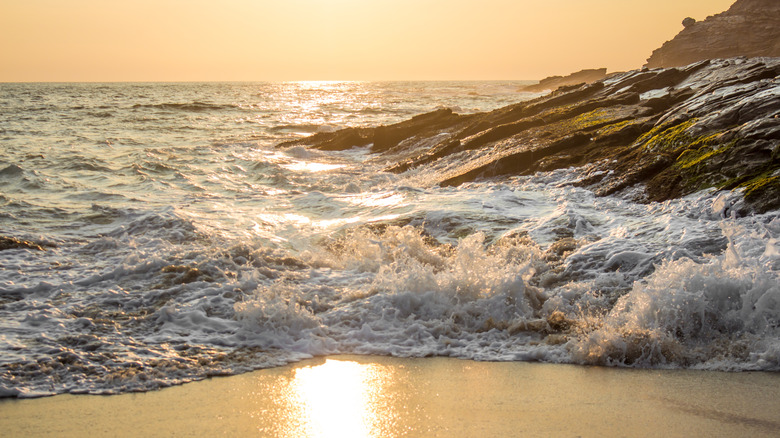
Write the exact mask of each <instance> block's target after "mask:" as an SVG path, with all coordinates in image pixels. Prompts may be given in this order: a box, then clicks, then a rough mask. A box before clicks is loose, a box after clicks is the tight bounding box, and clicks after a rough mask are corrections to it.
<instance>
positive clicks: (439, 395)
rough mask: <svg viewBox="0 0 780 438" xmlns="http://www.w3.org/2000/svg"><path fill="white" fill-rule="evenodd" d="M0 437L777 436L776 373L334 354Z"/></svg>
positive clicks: (31, 423) (36, 407)
mask: <svg viewBox="0 0 780 438" xmlns="http://www.w3.org/2000/svg"><path fill="white" fill-rule="evenodd" d="M0 423H1V424H2V428H3V434H4V435H5V436H62V437H65V436H88V435H95V436H215V435H225V436H249V435H254V436H275V437H303V436H311V437H330V436H333V437H363V436H372V437H396V436H442V437H444V436H446V437H468V436H571V437H575V436H581V437H589V436H594V437H595V436H664V437H674V436H680V437H682V436H686V437H689V436H710V437H714V436H723V437H726V436H752V437H761V436H767V437H769V436H777V434H778V433H780V374H775V373H720V372H704V371H659V370H631V369H608V368H598V367H580V366H570V365H550V364H538V363H523V362H509V363H496V362H473V361H463V360H457V359H449V358H425V359H398V358H390V357H355V356H337V357H330V358H319V359H312V360H308V361H304V362H300V363H297V364H293V365H289V366H285V367H280V368H274V369H267V370H261V371H257V372H253V373H248V374H243V375H238V376H231V377H223V378H213V379H208V380H204V381H199V382H194V383H189V384H185V385H182V386H177V387H171V388H166V389H163V390H160V391H152V392H147V393H133V394H124V395H118V396H91V395H59V396H54V397H48V398H40V399H27V400H13V399H8V400H2V401H0Z"/></svg>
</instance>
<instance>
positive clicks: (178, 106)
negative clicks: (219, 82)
mask: <svg viewBox="0 0 780 438" xmlns="http://www.w3.org/2000/svg"><path fill="white" fill-rule="evenodd" d="M132 108H133V109H159V110H165V111H184V112H206V111H221V110H233V109H241V107H240V106H238V105H231V104H215V103H205V102H190V103H157V104H135V105H133V106H132Z"/></svg>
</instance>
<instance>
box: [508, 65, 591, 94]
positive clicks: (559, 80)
mask: <svg viewBox="0 0 780 438" xmlns="http://www.w3.org/2000/svg"><path fill="white" fill-rule="evenodd" d="M605 77H607V69H606V68H594V69H589V70H580V71H578V72H576V73H572V74H570V75H568V76H550V77H548V78H544V79H542V80H541V81H539V83H538V84H533V85H527V86H525V87H521V88H520V89H519V90H518V91H521V92H528V93H536V92H539V91H545V90H555V89H557V88H559V87H564V86H567V85H577V84H589V83H591V82H596V81H598V80H599V79H604V78H605Z"/></svg>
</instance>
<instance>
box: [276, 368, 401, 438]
mask: <svg viewBox="0 0 780 438" xmlns="http://www.w3.org/2000/svg"><path fill="white" fill-rule="evenodd" d="M391 377H392V376H390V375H389V374H388V372H387V370H385V369H383V367H381V366H379V365H376V364H360V363H357V362H351V361H342V360H333V359H328V360H326V361H325V363H324V364H322V365H318V366H313V367H306V368H300V369H298V370H296V372H295V377H294V379H293V381H292V382H291V383H290V387H291V391H290V392H289V393H288V400H287V402H288V403H289V405H290V406H291V407H294V409H295V410H297V411H298V412H297V414H298V423H297V424H295V425H294V428H297V430H290V431H289V432H290V434H291V436H310V437H322V438H325V437H338V438H349V437H374V436H376V437H378V436H383V431H387V430H392V428H391V426H392V424H393V423H394V418H393V415H392V412H393V411H392V410H391V409H387V408H386V406H384V402H383V397H382V392H383V389H384V387H385V386H387V384H388V382H389V380H391Z"/></svg>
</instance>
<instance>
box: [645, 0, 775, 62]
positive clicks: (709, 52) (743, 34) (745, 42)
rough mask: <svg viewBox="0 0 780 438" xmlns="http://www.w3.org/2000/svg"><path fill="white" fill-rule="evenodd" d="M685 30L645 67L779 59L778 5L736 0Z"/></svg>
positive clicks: (687, 23) (691, 21)
mask: <svg viewBox="0 0 780 438" xmlns="http://www.w3.org/2000/svg"><path fill="white" fill-rule="evenodd" d="M683 26H685V28H684V29H683V30H682V31H681V32H680V33H679V34H678V35H677V36H675V37H674V39H672V40H671V41H668V42H666V43H665V44H664V45H663V46H661V47H660V48H659V49H657V50H655V51H654V52H653V53H652V55H651V56H650V58H649V59H648V60H647V64H645V66H646V67H649V68H657V67H680V66H684V65H688V64H690V63H693V62H697V61H702V60H705V59H716V58H731V57H734V56H746V57H759V56H768V57H774V56H780V1H777V0H738V1H737V2H736V3H734V4H733V5H732V6H731V8H729V10H727V11H725V12H722V13H720V14H717V15H714V16H711V17H708V18H707V19H706V20H704V21H699V22H697V21H696V20H694V19H692V18H686V19H685V20H684V21H683Z"/></svg>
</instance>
